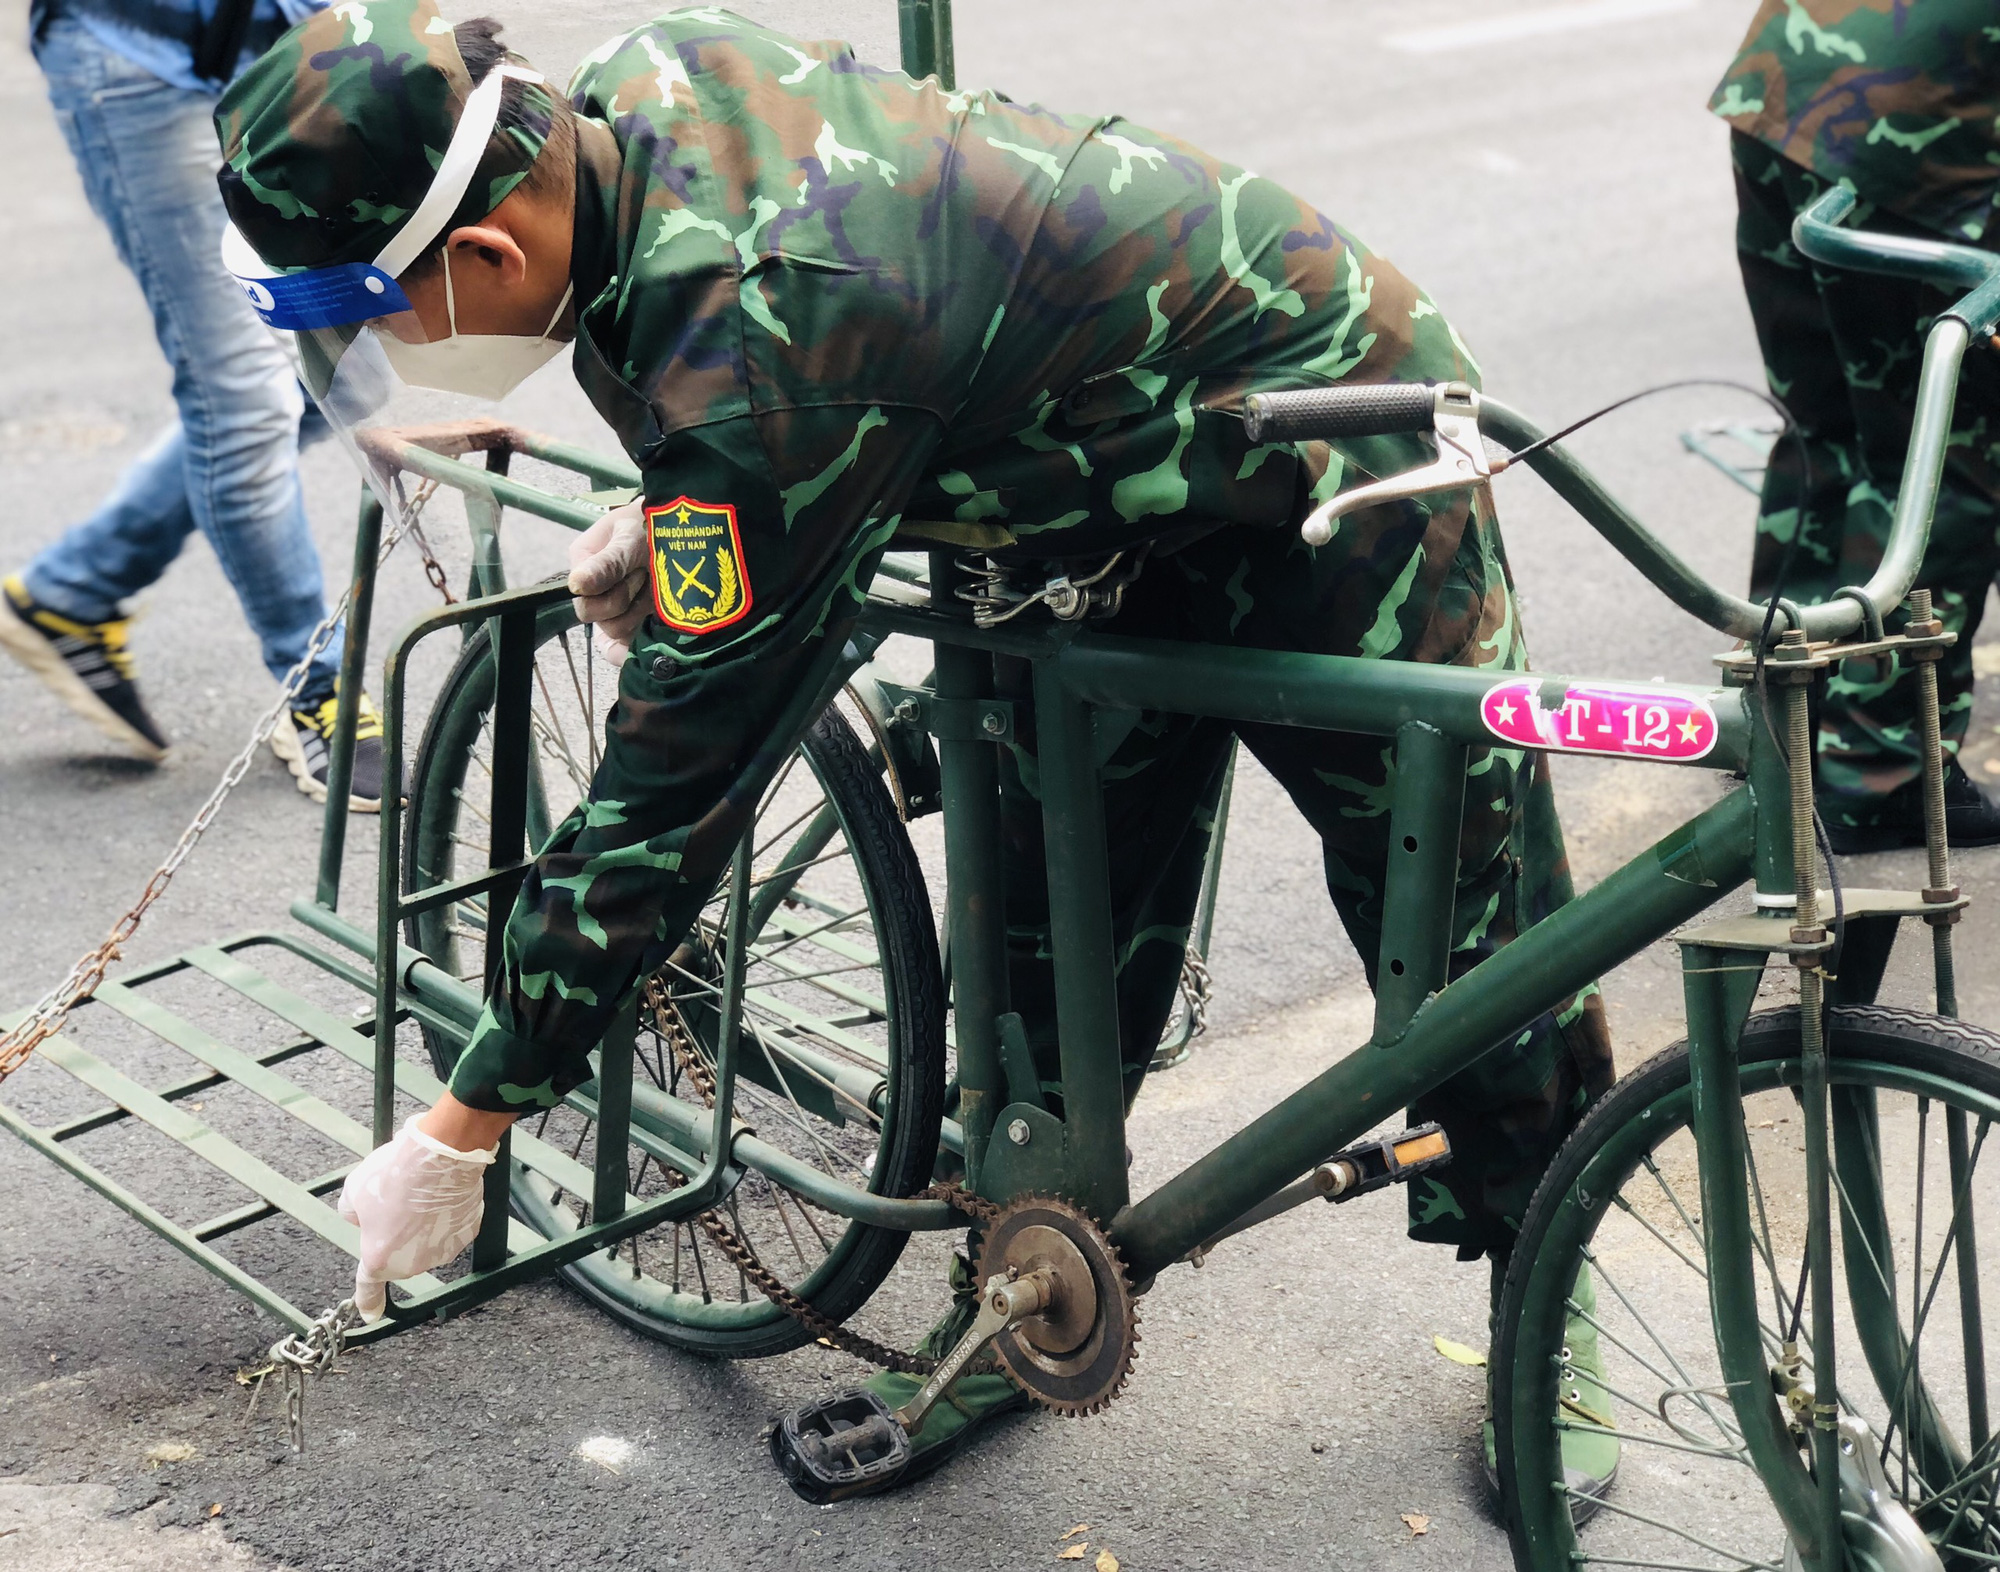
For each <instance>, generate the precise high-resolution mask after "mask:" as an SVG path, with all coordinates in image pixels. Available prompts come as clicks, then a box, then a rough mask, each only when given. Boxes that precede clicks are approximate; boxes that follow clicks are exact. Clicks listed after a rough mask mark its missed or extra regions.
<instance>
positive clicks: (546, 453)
mask: <svg viewBox="0 0 2000 1572" xmlns="http://www.w3.org/2000/svg"><path fill="white" fill-rule="evenodd" d="M517 451H519V452H522V453H525V454H527V455H528V457H529V458H536V459H540V460H542V462H543V463H545V464H554V465H556V466H557V467H558V468H561V469H570V470H575V471H576V472H577V473H578V474H579V475H587V476H588V477H589V478H590V479H592V480H594V481H596V482H597V483H598V484H599V485H602V486H636V485H639V484H640V483H641V476H640V474H639V470H638V467H637V466H636V465H634V464H631V463H629V462H628V461H627V460H626V459H625V458H624V457H623V455H620V454H612V453H599V452H597V451H596V450H595V449H593V448H586V447H579V446H578V445H577V444H576V443H574V442H558V441H556V440H555V438H553V437H545V436H543V435H541V433H540V432H535V431H524V432H522V433H521V445H520V447H519V449H518V450H517Z"/></svg>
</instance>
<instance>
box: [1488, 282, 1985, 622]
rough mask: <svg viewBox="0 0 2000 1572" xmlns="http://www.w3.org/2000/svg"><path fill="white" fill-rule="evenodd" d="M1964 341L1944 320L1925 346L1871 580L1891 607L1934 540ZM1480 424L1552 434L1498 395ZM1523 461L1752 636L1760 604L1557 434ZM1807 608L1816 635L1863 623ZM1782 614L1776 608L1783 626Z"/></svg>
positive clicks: (1664, 577)
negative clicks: (1664, 530)
mask: <svg viewBox="0 0 2000 1572" xmlns="http://www.w3.org/2000/svg"><path fill="white" fill-rule="evenodd" d="M1965 343H1966V336H1965V325H1964V324H1963V323H1961V322H1958V321H1956V320H1951V321H1942V320H1941V321H1940V322H1939V323H1938V325H1937V326H1936V327H1934V328H1933V329H1932V330H1931V335H1930V338H1929V339H1928V340H1927V341H1926V343H1925V346H1924V364H1923V371H1922V373H1921V374H1920V376H1919V379H1918V384H1917V407H1916V420H1915V422H1914V424H1913V425H1912V427H1911V431H1910V448H1909V458H1908V461H1907V464H1906V468H1905V471H1904V480H1903V487H1902V490H1901V492H1900V493H1899V494H1898V496H1897V498H1896V514H1895V521H1894V523H1893V525H1892V527H1891V530H1890V536H1889V545H1888V549H1887V551H1886V552H1885V553H1884V555H1883V558H1882V562H1881V565H1880V566H1879V567H1877V568H1876V570H1875V574H1874V576H1873V577H1872V578H1871V579H1869V581H1868V584H1867V586H1866V593H1867V595H1868V597H1869V599H1870V600H1871V601H1873V602H1874V604H1875V607H1876V609H1877V610H1878V611H1879V612H1881V613H1882V614H1883V615H1885V616H1886V615H1887V614H1889V613H1890V612H1893V611H1894V610H1895V609H1896V608H1897V607H1898V606H1900V605H1901V604H1902V601H1903V597H1904V596H1905V595H1907V594H1908V593H1909V591H1910V585H1911V584H1912V583H1913V582H1914V581H1915V579H1916V573H1917V566H1918V564H1919V563H1920V562H1921V561H1922V560H1923V554H1924V547H1925V545H1926V544H1927V543H1928V541H1929V539H1930V519H1931V509H1932V508H1933V507H1934V506H1935V505H1936V502H1937V483H1938V478H1939V476H1940V475H1941V473H1942V468H1943V463H1944V448H1945V440H1946V438H1947V437H1948V436H1949V434H1950V428H1951V406H1952V401H1953V398H1954V397H1955V395H1956V391H1957V387H1958V369H1959V363H1960V361H1961V360H1962V359H1963V358H1964V355H1965ZM1479 429H1480V430H1481V431H1482V432H1484V433H1486V434H1487V435H1489V436H1491V437H1492V438H1493V439H1494V440H1495V441H1497V442H1503V443H1505V444H1506V445H1507V446H1508V447H1510V448H1522V447H1526V446H1527V445H1528V444H1529V443H1532V442H1539V441H1541V439H1542V438H1543V437H1544V436H1545V435H1546V433H1545V432H1543V431H1542V430H1541V428H1540V427H1538V426H1536V425H1535V423H1534V422H1533V421H1531V420H1529V419H1528V418H1527V416H1525V415H1523V414H1521V413H1520V412H1519V411H1517V410H1513V409H1510V408H1508V407H1507V406H1506V405H1505V404H1503V403H1501V402H1500V401H1499V400H1498V399H1492V398H1488V399H1483V400H1482V401H1481V403H1480V408H1479ZM1526 463H1527V465H1528V467H1529V468H1530V469H1532V470H1534V471H1535V473H1536V474H1538V475H1540V476H1541V477H1542V479H1543V480H1545V481H1547V482H1548V483H1549V486H1550V487H1551V488H1552V489H1553V490H1554V491H1555V493H1556V495H1557V496H1559V497H1561V498H1562V499H1563V501H1565V502H1567V503H1568V504H1569V505H1570V506H1571V507H1572V508H1574V509H1576V511H1577V512H1578V513H1579V514H1581V515H1582V516H1583V519H1584V521H1585V522H1586V523H1588V524H1589V525H1590V526H1591V527H1592V528H1593V529H1595V530H1596V531H1597V532H1598V534H1600V535H1602V536H1603V537H1604V538H1605V539H1606V540H1607V541H1609V542H1610V543H1611V545H1612V547H1613V549H1615V550H1616V551H1617V552H1618V554H1619V555H1620V556H1622V557H1624V558H1625V559H1626V561H1628V562H1630V563H1631V564H1632V565H1633V566H1634V567H1635V568H1637V569H1638V570H1639V572H1640V573H1641V574H1642V575H1644V577H1645V578H1646V580H1647V582H1649V583H1650V584H1652V585H1653V586H1654V587H1655V588H1656V589H1658V590H1659V591H1660V592H1661V593H1662V594H1663V595H1665V596H1666V597H1667V599H1669V600H1671V601H1672V602H1673V603H1674V604H1675V605H1676V606H1678V607H1680V608H1681V610H1683V611H1685V612H1687V613H1688V615H1690V616H1692V617H1695V618H1698V619H1699V620H1700V621H1702V622H1705V623H1707V624H1708V625H1709V626H1710V627H1711V628H1714V629H1716V630H1717V631H1718V632H1721V633H1725V634H1727V635H1728V636H1729V637H1731V638H1737V639H1754V638H1756V637H1757V635H1758V634H1759V633H1760V632H1761V631H1762V629H1763V626H1764V608H1763V607H1762V606H1760V605H1758V604H1756V603H1755V602H1754V601H1748V600H1745V599H1744V598H1743V597H1742V596H1740V595H1732V594H1730V593H1729V592H1728V591H1727V590H1724V589H1721V588H1719V587H1717V586H1716V585H1714V584H1711V583H1710V582H1709V581H1708V580H1707V579H1705V578H1703V577H1702V576H1701V575H1700V574H1699V573H1697V572H1695V570H1694V569H1693V568H1691V567H1689V566H1688V565H1687V563H1685V562H1683V561H1682V560H1681V558H1680V557H1679V556H1678V555H1677V554H1676V553H1675V552H1674V551H1673V549H1672V548H1671V547H1669V546H1667V545H1666V544H1665V543H1663V542H1662V541H1661V540H1660V539H1659V538H1658V537H1657V536H1656V535H1654V534H1653V532H1652V531H1651V530H1649V529H1647V528H1646V526H1645V525H1644V524H1642V523H1640V521H1639V519H1638V517H1637V515H1635V514H1634V513H1632V511H1631V510H1630V509H1628V508H1627V507H1626V506H1625V505H1624V504H1623V503H1622V502H1620V501H1619V500H1618V499H1617V498H1616V497H1614V496H1613V495H1612V494H1611V492H1610V491H1609V490H1608V489H1607V488H1606V487H1605V485H1604V484H1603V482H1601V481H1600V480H1598V479H1597V477H1596V476H1594V475H1592V474H1591V473H1590V471H1589V470H1587V469H1585V468H1584V467H1583V465H1582V464H1580V463H1579V462H1577V460H1576V459H1575V458H1573V457H1572V456H1571V455H1570V453H1569V452H1568V450H1567V449H1565V448H1564V447H1563V445H1562V444H1561V443H1557V444H1555V445H1554V446H1553V447H1547V448H1543V449H1541V450H1540V451H1539V452H1537V453H1534V454H1532V455H1530V456H1529V458H1528V459H1527V460H1526ZM1803 615H1804V618H1805V629H1806V632H1807V634H1808V635H1809V636H1810V637H1812V638H1814V639H1832V638H1845V637H1847V636H1848V635H1850V634H1852V633H1854V632H1856V631H1857V630H1858V629H1859V628H1860V627H1861V608H1860V607H1859V606H1857V605H1855V604H1854V602H1853V601H1851V600H1837V601H1828V602H1825V603H1824V604H1821V605H1818V606H1808V607H1806V608H1805V609H1804V612H1803ZM1784 621H1785V619H1784V617H1782V616H1780V617H1779V619H1778V622H1779V624H1780V627H1781V628H1782V625H1783V623H1784Z"/></svg>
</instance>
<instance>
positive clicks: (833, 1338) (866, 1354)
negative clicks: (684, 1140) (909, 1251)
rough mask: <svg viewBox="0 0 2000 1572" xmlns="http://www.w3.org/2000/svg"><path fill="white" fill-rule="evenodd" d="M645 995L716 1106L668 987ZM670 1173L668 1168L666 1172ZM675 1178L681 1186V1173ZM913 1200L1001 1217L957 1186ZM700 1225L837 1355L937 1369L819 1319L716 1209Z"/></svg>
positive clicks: (913, 1369)
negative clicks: (943, 1203)
mask: <svg viewBox="0 0 2000 1572" xmlns="http://www.w3.org/2000/svg"><path fill="white" fill-rule="evenodd" d="M642 991H643V993H644V995H645V1000H646V1005H647V1008H648V1009H649V1011H650V1012H651V1014H652V1022H651V1024H652V1027H653V1030H654V1031H655V1032H657V1033H658V1034H659V1037H660V1040H661V1041H662V1042H664V1043H665V1044H666V1045H667V1051H668V1052H669V1053H671V1054H672V1055H673V1056H674V1063H675V1065H676V1066H678V1067H679V1069H680V1070H681V1072H682V1073H683V1074H684V1075H686V1076H687V1078H688V1080H689V1081H690V1082H691V1083H692V1084H693V1086H694V1088H695V1090H696V1091H698V1092H700V1093H701V1097H702V1101H703V1102H704V1103H707V1104H708V1105H710V1106H713V1105H714V1102H715V1077H714V1075H713V1074H712V1073H711V1072H710V1071H709V1068H708V1065H707V1063H706V1062H705V1061H704V1060H703V1059H702V1057H701V1055H700V1053H698V1052H697V1051H696V1050H695V1047H694V1045H693V1043H692V1042H691V1041H689V1039H688V1032H687V1028H686V1027H685V1026H684V1025H683V1024H682V1023H681V1020H680V1017H679V1013H678V1012H677V1011H675V1010H674V1009H673V1008H672V1002H671V1000H669V999H668V997H667V993H666V989H665V988H664V987H663V986H662V985H661V983H660V980H659V978H657V977H649V978H647V979H646V982H645V985H644V988H643V990H642ZM669 1172H670V1173H671V1172H672V1170H669ZM674 1177H675V1178H676V1179H677V1180H678V1181H679V1182H680V1183H683V1184H685V1183H686V1182H687V1176H686V1175H685V1174H675V1175H674ZM785 1193H786V1194H787V1195H790V1196H793V1197H794V1198H796V1199H800V1200H803V1199H804V1197H801V1196H799V1193H798V1192H797V1191H796V1190H793V1189H791V1188H789V1187H787V1189H786V1191H785ZM909 1199H910V1200H913V1201H943V1202H945V1203H947V1204H948V1205H950V1206H952V1207H954V1208H956V1209H957V1210H958V1211H960V1212H963V1213H964V1214H965V1215H966V1216H967V1217H970V1218H972V1219H973V1220H974V1221H975V1222H980V1223H991V1222H992V1221H993V1219H994V1218H995V1217H996V1216H998V1215H999V1212H1000V1208H999V1207H997V1206H996V1205H994V1204H993V1203H992V1202H991V1201H988V1200H984V1199H983V1198H981V1197H979V1196H976V1195H973V1194H972V1193H970V1192H969V1191H967V1190H966V1189H964V1188H963V1187H962V1186H960V1185H958V1184H956V1183H951V1182H947V1183H943V1184H934V1185H931V1186H930V1187H929V1188H928V1189H925V1190H923V1191H921V1192H919V1193H918V1194H916V1195H913V1196H911V1197H909ZM815 1206H816V1209H817V1210H820V1211H825V1210H826V1208H824V1207H818V1206H817V1204H816V1203H815ZM693 1220H694V1221H695V1222H696V1223H698V1224H700V1226H701V1230H702V1232H703V1233H705V1234H707V1235H708V1237H709V1239H710V1240H711V1241H713V1243H714V1245H715V1247H716V1249H718V1250H720V1251H721V1252H722V1253H723V1255H724V1256H726V1257H727V1258H728V1260H729V1262H730V1264H731V1265H732V1266H734V1267H735V1268H736V1270H737V1271H738V1272H740V1273H742V1275H743V1279H744V1281H745V1282H747V1283H749V1284H750V1285H751V1286H752V1287H754V1288H755V1289H756V1290H757V1291H758V1292H759V1293H760V1294H762V1295H763V1296H764V1297H765V1298H766V1299H768V1300H770V1301H771V1303H772V1304H774V1305H776V1306H777V1307H778V1308H779V1309H780V1310H782V1311H784V1312H785V1314H786V1315H788V1316H790V1317H791V1318H792V1319H793V1320H794V1321H797V1322H798V1323H799V1325H801V1326H803V1327H804V1328H805V1329H806V1330H807V1331H808V1332H810V1333H812V1335H813V1336H814V1337H815V1338H816V1339H818V1340H819V1341H820V1342H822V1343H824V1344H826V1346H828V1347H829V1348H834V1349H838V1350H839V1351H840V1352H841V1353H844V1354H852V1355H853V1356H854V1357H855V1358H857V1359H860V1360H864V1361H866V1362H867V1363H869V1364H873V1365H880V1366H881V1367H882V1368H883V1369H885V1370H893V1371H895V1372H896V1373H897V1374H899V1375H910V1376H927V1375H929V1374H931V1373H932V1372H933V1371H935V1370H936V1369H937V1366H938V1362H937V1360H935V1359H933V1358H931V1357H929V1356H928V1355H925V1354H906V1353H904V1352H903V1351H902V1350H901V1349H897V1348H891V1347H889V1346H888V1345H887V1344H886V1343H878V1342H876V1341H875V1339H874V1338H872V1337H869V1336H867V1335H866V1334H864V1333H861V1332H855V1331H851V1330H849V1329H848V1328H847V1327H845V1326H842V1325H841V1324H840V1323H839V1322H838V1321H835V1320H833V1319H832V1318H831V1317H830V1316H825V1315H822V1314H821V1313H820V1312H819V1311H817V1310H815V1309H814V1308H813V1307H812V1306H811V1305H810V1304H808V1303H807V1302H806V1301H805V1300H804V1299H801V1298H800V1297H799V1296H798V1295H797V1294H795V1293H793V1292H792V1290H791V1288H790V1287H788V1286H787V1285H786V1283H785V1282H784V1280H783V1279H782V1278H780V1277H779V1276H778V1274H777V1273H775V1272H773V1271H772V1270H771V1269H770V1268H769V1267H767V1266H766V1265H765V1264H764V1263H763V1262H762V1261H761V1260H760V1259H758V1256H757V1252H756V1250H755V1248H753V1247H752V1245H751V1244H750V1242H749V1241H748V1240H747V1239H745V1238H744V1237H743V1236H742V1235H741V1234H739V1233H737V1232H736V1230H735V1229H733V1228H731V1227H730V1226H729V1224H727V1223H726V1222H724V1221H723V1220H722V1216H721V1214H720V1213H719V1212H717V1211H712V1210H711V1211H707V1212H702V1213H699V1214H697V1215H696V1217H695V1218H694V1219H693ZM964 1373H965V1374H967V1375H997V1374H999V1373H1000V1367H999V1365H998V1364H997V1363H995V1362H994V1361H993V1360H992V1359H989V1358H985V1357H981V1358H978V1359H974V1360H973V1361H972V1362H971V1363H969V1364H968V1365H967V1366H966V1367H965V1372H964Z"/></svg>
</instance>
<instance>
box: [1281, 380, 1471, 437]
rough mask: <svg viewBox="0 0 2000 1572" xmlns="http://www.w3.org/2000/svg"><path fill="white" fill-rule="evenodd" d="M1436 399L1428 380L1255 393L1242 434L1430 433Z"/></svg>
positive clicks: (1377, 434) (1361, 435)
mask: <svg viewBox="0 0 2000 1572" xmlns="http://www.w3.org/2000/svg"><path fill="white" fill-rule="evenodd" d="M1435 403H1436V400H1435V399H1434V397H1433V395H1432V392H1431V385H1430V384H1429V383H1428V382H1384V383H1380V384H1376V385H1373V386H1368V387H1357V386H1346V387H1332V388H1304V389H1301V390H1300V391H1298V392H1296V393H1253V394H1251V395H1250V397H1249V398H1247V399H1245V400H1244V401H1243V434H1244V435H1245V436H1247V437H1248V438H1249V439H1250V440H1251V441H1252V442H1304V441H1309V440H1311V439H1313V438H1326V437H1379V436H1384V435H1386V434H1388V433H1389V432H1392V431H1429V430H1430V429H1431V421H1432V413H1433V407H1434V405H1435Z"/></svg>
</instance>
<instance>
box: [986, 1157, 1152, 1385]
mask: <svg viewBox="0 0 2000 1572" xmlns="http://www.w3.org/2000/svg"><path fill="white" fill-rule="evenodd" d="M983 1234H984V1237H983V1238H982V1240H981V1242H980V1249H979V1264H978V1280H979V1281H980V1282H981V1283H982V1284H984V1283H985V1282H987V1281H988V1280H989V1279H991V1278H993V1277H995V1276H1005V1275H1007V1273H1008V1271H1009V1270H1010V1269H1011V1270H1013V1271H1014V1272H1015V1273H1017V1274H1022V1275H1025V1274H1026V1273H1029V1272H1032V1271H1037V1270H1044V1269H1045V1270H1050V1271H1053V1272H1054V1274H1055V1276H1056V1279H1057V1282H1058V1284H1059V1285H1060V1286H1059V1292H1058V1295H1057V1300H1056V1303H1055V1305H1054V1306H1053V1307H1052V1308H1051V1310H1050V1311H1049V1312H1048V1313H1046V1314H1043V1315H1038V1316H1031V1317H1029V1318H1028V1319H1027V1320H1025V1321H1023V1322H1022V1323H1021V1324H1020V1325H1019V1326H1016V1327H1014V1328H1012V1329H1010V1330H1008V1331H1005V1332H1002V1333H1001V1334H1000V1335H999V1336H998V1337H996V1338H994V1339H993V1342H992V1344H991V1352H992V1354H993V1356H994V1357H995V1358H996V1359H998V1360H999V1362H1000V1364H1001V1366H1002V1368H1003V1369H1005V1370H1006V1372H1007V1374H1008V1375H1009V1376H1010V1377H1011V1378H1012V1379H1013V1381H1014V1383H1015V1384H1016V1385H1017V1386H1019V1387H1020V1388H1021V1389H1022V1390H1023V1391H1025V1392H1026V1393H1027V1394H1028V1395H1029V1396H1030V1397H1032V1398H1033V1399H1034V1400H1035V1401H1036V1402H1038V1403H1040V1404H1041V1405H1042V1406H1043V1407H1044V1408H1048V1409H1051V1410H1053V1411H1054V1412H1056V1413H1058V1414H1070V1415H1077V1414H1094V1413H1096V1412H1097V1411H1098V1410H1099V1409H1101V1408H1103V1407H1104V1406H1105V1405H1106V1404H1107V1403H1109V1402H1110V1401H1111V1400H1112V1399H1113V1398H1114V1397H1116V1396H1117V1395H1118V1394H1119V1392H1120V1391H1122V1390H1123V1389H1124V1386H1125V1379H1126V1377H1127V1376H1129V1375H1130V1374H1131V1372H1132V1359H1133V1355H1134V1353H1135V1352H1136V1351H1137V1347H1138V1342H1139V1305H1138V1296H1137V1295H1136V1294H1134V1293H1133V1291H1132V1279H1131V1277H1130V1275H1129V1274H1128V1273H1127V1272H1126V1270H1125V1261H1124V1258H1123V1257H1122V1256H1120V1255H1119V1253H1118V1247H1117V1246H1116V1245H1114V1244H1113V1243H1112V1242H1111V1241H1110V1239H1108V1238H1107V1237H1106V1236H1105V1233H1104V1230H1103V1229H1101V1228H1099V1227H1098V1226H1097V1224H1096V1223H1095V1222H1094V1221H1093V1220H1092V1219H1091V1217H1090V1214H1089V1213H1087V1212H1085V1211H1084V1210H1083V1209H1082V1208H1080V1207H1078V1206H1076V1205H1074V1204H1073V1203H1071V1202H1069V1201H1065V1200H1063V1199H1061V1198H1060V1197H1058V1196H1052V1195H1023V1196H1017V1197H1016V1198H1015V1199H1014V1200H1012V1201H1009V1202H1007V1203H1006V1204H1004V1205H1003V1206H1001V1207H1000V1208H999V1210H998V1212H997V1213H996V1214H995V1215H994V1217H993V1218H992V1220H991V1221H990V1222H987V1223H986V1224H985V1225H984V1228H983Z"/></svg>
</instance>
